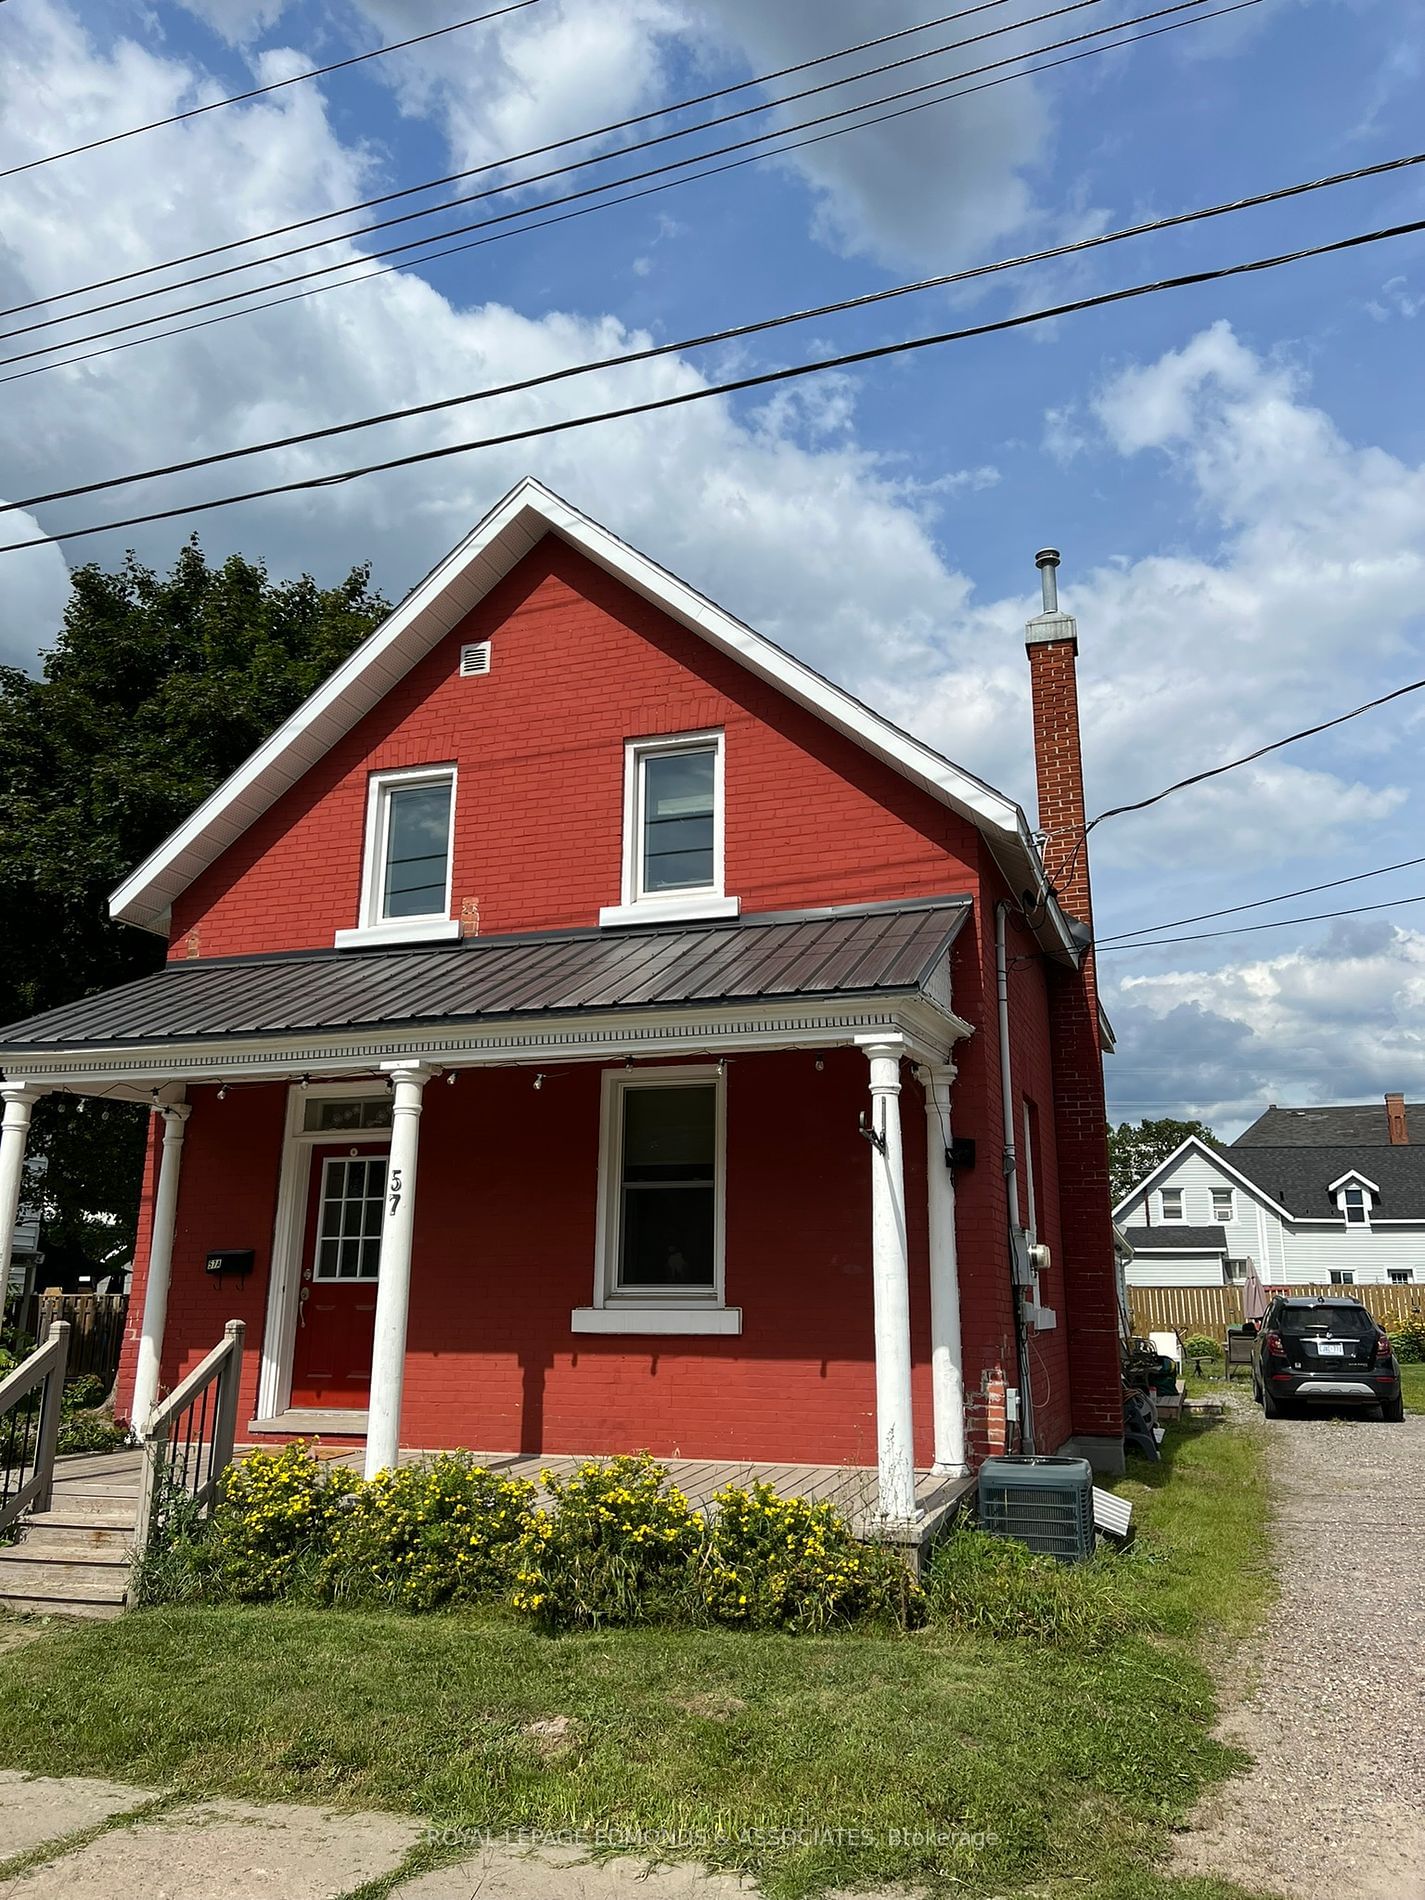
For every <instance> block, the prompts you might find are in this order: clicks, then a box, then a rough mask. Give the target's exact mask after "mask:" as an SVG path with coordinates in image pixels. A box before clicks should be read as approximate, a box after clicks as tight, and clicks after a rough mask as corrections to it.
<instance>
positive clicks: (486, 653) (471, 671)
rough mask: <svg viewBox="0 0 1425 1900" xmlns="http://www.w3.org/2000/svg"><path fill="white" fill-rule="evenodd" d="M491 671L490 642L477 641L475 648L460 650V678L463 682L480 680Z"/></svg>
mask: <svg viewBox="0 0 1425 1900" xmlns="http://www.w3.org/2000/svg"><path fill="white" fill-rule="evenodd" d="M489 670H490V642H489V641H488V640H477V641H476V642H475V644H474V645H473V646H468V647H462V648H461V649H460V677H461V679H463V680H473V679H479V678H480V676H481V675H482V674H484V673H488V672H489Z"/></svg>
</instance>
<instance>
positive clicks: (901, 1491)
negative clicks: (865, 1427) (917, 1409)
mask: <svg viewBox="0 0 1425 1900" xmlns="http://www.w3.org/2000/svg"><path fill="white" fill-rule="evenodd" d="M866 1057H867V1060H868V1061H869V1062H870V1065H871V1130H870V1133H871V1281H872V1286H873V1289H874V1294H875V1313H876V1445H877V1463H878V1466H879V1474H880V1513H881V1516H882V1517H886V1518H893V1519H896V1520H899V1521H902V1522H904V1521H908V1520H910V1519H912V1518H914V1517H916V1516H917V1515H918V1513H917V1510H916V1504H915V1444H914V1438H913V1434H912V1421H911V1392H910V1254H909V1249H908V1246H907V1242H906V1223H905V1170H904V1166H903V1163H902V1158H901V1110H900V1092H901V1062H900V1059H901V1049H900V1046H899V1045H898V1044H896V1043H872V1044H870V1045H869V1046H868V1047H867V1049H866Z"/></svg>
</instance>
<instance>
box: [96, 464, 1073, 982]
mask: <svg viewBox="0 0 1425 1900" xmlns="http://www.w3.org/2000/svg"><path fill="white" fill-rule="evenodd" d="M551 531H552V532H554V533H557V534H559V535H561V536H562V537H563V538H564V539H565V540H566V541H568V542H569V543H570V544H571V545H572V546H574V547H576V548H578V549H579V550H580V552H582V553H583V554H585V555H587V556H588V557H589V558H590V559H591V560H592V561H594V562H595V563H597V565H598V566H600V567H602V568H603V569H604V570H605V571H606V572H608V573H610V574H613V575H615V576H617V578H618V579H620V580H621V581H623V582H624V583H625V585H627V586H629V587H631V588H632V589H633V590H634V591H635V592H636V593H638V594H641V595H642V596H643V597H644V599H646V600H649V601H652V602H653V603H654V604H655V605H656V606H658V607H660V608H661V609H662V610H663V611H664V612H665V613H667V614H669V615H670V616H671V617H672V618H673V619H675V620H677V621H678V622H680V623H681V624H682V625H683V626H685V627H687V628H689V629H690V630H691V631H693V632H695V633H697V634H700V635H701V636H702V637H703V638H704V639H705V640H707V641H708V642H709V644H710V645H712V646H714V647H716V648H718V649H719V650H720V651H721V652H723V653H726V654H728V655H730V656H731V657H732V658H734V659H736V660H738V661H739V662H740V663H741V664H742V665H743V666H745V667H747V668H748V670H749V671H750V672H752V673H754V674H756V675H757V676H758V677H760V678H762V679H764V680H766V681H768V682H769V683H770V684H772V685H774V686H775V687H777V688H778V689H779V690H780V691H781V692H783V693H785V694H786V695H787V696H788V697H789V698H791V699H793V700H796V701H797V702H798V703H799V704H801V705H803V706H805V707H807V708H808V709H809V710H811V711H812V712H814V713H815V714H817V716H818V717H820V718H821V719H823V720H825V721H826V723H827V724H828V725H830V726H833V727H835V728H836V729H837V730H838V731H840V732H842V733H844V734H845V735H846V736H847V737H849V738H851V739H853V740H855V742H856V743H857V744H858V745H860V746H862V747H863V748H864V749H865V750H866V751H868V752H870V753H872V754H873V755H874V756H875V757H877V758H879V759H881V760H882V761H883V762H884V763H885V764H887V765H889V766H891V767H892V768H893V769H894V770H896V771H898V772H900V773H901V774H902V776H903V777H905V778H908V779H910V780H911V781H912V782H913V783H915V784H917V785H919V786H921V787H922V789H924V790H926V791H928V792H929V793H930V794H931V795H932V796H933V797H935V798H937V799H938V800H939V801H940V802H941V803H942V804H945V805H948V806H950V807H951V809H952V810H954V811H956V812H958V813H959V814H960V816H961V817H963V818H965V819H967V820H968V821H969V822H970V823H971V824H973V825H974V826H975V827H976V828H977V829H978V830H980V831H981V832H983V833H984V834H985V835H986V836H987V838H988V839H989V841H990V845H991V849H992V850H993V852H994V854H995V856H996V858H997V860H998V861H999V863H1000V866H1001V869H1002V870H1004V872H1005V874H1006V876H1007V877H1008V878H1009V879H1010V881H1011V885H1012V887H1013V888H1014V889H1015V894H1016V895H1019V894H1020V892H1021V890H1022V889H1023V888H1024V887H1025V886H1028V887H1029V888H1031V889H1033V890H1034V891H1035V893H1036V894H1037V895H1040V896H1041V897H1042V896H1045V895H1046V893H1047V885H1046V882H1045V877H1044V868H1043V864H1042V862H1041V860H1040V857H1039V853H1038V851H1037V849H1036V848H1035V845H1034V842H1033V838H1032V835H1031V833H1030V831H1029V826H1028V821H1027V820H1026V818H1025V816H1024V813H1023V812H1022V811H1021V810H1020V809H1019V807H1018V806H1017V805H1016V804H1015V803H1014V802H1013V800H1011V799H1007V798H1005V797H1004V796H1003V794H1002V793H999V792H996V791H994V790H993V789H992V788H991V787H990V786H988V785H986V784H984V783H983V782H982V781H981V780H979V779H977V778H975V777H973V776H972V775H971V774H970V773H968V772H964V771H962V770H961V769H960V767H958V766H956V765H953V764H951V762H950V761H949V760H948V759H945V758H942V757H941V756H940V754H939V753H937V752H934V751H932V750H931V748H930V747H929V746H927V745H923V744H922V743H921V742H920V741H919V740H918V739H914V738H912V737H911V736H910V735H909V734H908V733H904V732H902V731H900V730H899V728H898V727H896V726H893V725H891V724H890V722H889V721H888V720H885V719H883V718H882V717H881V716H880V715H879V714H878V713H874V712H872V711H871V709H870V708H869V707H867V706H863V705H862V704H861V703H860V701H859V700H856V699H853V698H852V697H851V695H850V694H849V693H846V692H843V691H842V689H841V688H840V687H838V686H834V685H832V683H831V681H830V680H826V679H823V678H822V677H821V676H820V675H819V674H817V673H815V672H813V671H812V669H811V668H810V667H808V666H806V665H804V664H803V663H802V662H801V661H800V660H797V659H794V658H793V657H792V655H791V654H790V653H786V652H784V651H783V650H782V649H781V648H780V647H777V646H774V645H773V644H772V642H771V641H769V640H767V639H765V638H763V636H762V635H761V634H758V633H754V632H753V630H752V629H751V628H750V627H748V626H745V625H744V624H743V623H742V622H741V621H739V620H735V619H734V618H733V617H732V616H731V615H730V614H727V613H724V612H723V610H722V609H721V608H720V607H717V606H715V605H714V604H713V603H712V601H710V600H708V599H706V598H705V597H704V596H703V595H702V594H699V593H697V592H696V591H695V590H694V589H693V588H691V587H689V586H688V585H687V583H686V582H684V581H680V580H679V579H678V578H677V577H676V576H675V575H672V574H670V573H668V572H667V570H666V569H665V568H661V567H659V566H658V565H657V564H656V563H655V562H653V561H651V560H649V559H648V557H647V556H646V555H643V554H640V553H638V551H637V550H636V549H634V548H631V547H629V546H628V545H627V543H625V542H623V541H620V540H619V539H618V537H617V536H616V535H613V534H611V533H610V532H609V530H608V529H607V528H603V527H600V526H599V524H598V523H597V522H594V521H591V520H590V519H589V518H588V516H586V515H582V514H580V513H579V511H578V510H577V509H575V508H572V507H571V506H570V505H569V503H568V502H566V501H563V500H561V499H560V497H559V496H557V495H554V494H552V493H551V492H550V491H549V490H548V489H547V488H545V487H543V486H542V485H541V484H540V483H539V482H536V481H534V480H532V479H529V478H526V480H524V481H522V482H521V483H519V485H518V486H517V487H515V488H513V489H511V491H510V492H509V494H508V495H506V496H505V497H504V499H503V500H502V501H500V502H499V503H498V504H497V505H496V506H495V507H494V508H493V509H492V510H491V511H490V513H489V514H488V515H486V517H485V518H484V520H483V521H481V522H480V523H479V524H478V526H477V527H475V528H474V529H473V530H472V532H471V533H470V534H469V535H468V536H467V537H466V538H465V540H464V541H462V542H461V543H460V545H459V546H458V547H456V548H454V549H453V550H452V551H451V552H450V553H449V554H448V555H447V556H446V557H445V559H444V560H443V561H441V562H440V564H439V565H438V566H437V567H436V568H435V569H433V571H432V572H431V573H430V574H429V575H427V577H426V578H425V580H423V581H422V582H421V583H420V585H419V586H418V587H416V588H414V589H413V590H412V591H411V593H410V594H408V595H407V597H406V598H405V600H404V601H402V602H401V604H400V606H399V607H397V608H396V610H395V611H394V612H393V613H392V614H391V615H390V616H389V617H388V618H387V620H386V621H385V622H384V623H383V624H382V625H381V626H380V627H378V628H377V629H376V631H375V632H374V633H373V634H371V635H370V637H369V638H368V639H366V640H364V641H363V642H362V644H361V645H360V646H359V647H358V648H357V649H356V651H355V652H354V653H352V654H351V655H350V656H349V657H348V658H347V659H346V660H344V661H343V663H342V664H341V665H340V666H339V667H338V668H337V670H336V671H335V673H333V674H332V676H331V678H330V679H328V680H327V681H325V682H324V684H323V685H321V686H319V687H318V688H317V690H316V692H314V693H313V694H312V695H311V696H310V697H309V698H308V699H306V700H305V701H304V702H303V703H302V705H301V706H299V707H298V708H297V710H296V712H294V713H293V714H292V716H291V717H290V718H289V719H287V720H286V721H285V722H284V723H283V724H282V725H281V726H280V727H279V728H278V729H277V731H276V732H274V733H273V734H272V735H271V737H270V738H269V739H267V740H266V741H265V742H264V743H263V744H262V745H261V746H259V747H258V749H257V751H256V752H254V753H253V754H252V756H251V758H249V759H248V760H247V761H246V762H245V763H244V764H243V765H241V766H239V768H238V770H237V771H236V772H234V773H233V774H232V775H231V776H230V777H229V778H228V779H226V780H225V781H224V782H223V784H222V785H220V786H219V787H218V789H217V790H216V791H215V792H214V793H213V794H212V795H211V796H210V797H209V798H207V799H205V800H204V802H203V803H202V804H201V805H200V806H199V807H198V809H197V810H196V811H195V812H193V813H192V814H191V815H190V817H188V818H187V819H186V820H185V821H184V823H183V824H181V825H180V826H179V827H178V829H177V830H176V831H174V832H173V833H172V835H171V836H170V837H168V838H167V839H165V841H164V842H163V844H161V845H160V846H159V848H158V850H157V851H155V852H153V853H152V855H151V856H150V857H148V858H147V859H145V861H144V862H143V863H142V864H141V865H140V866H139V867H138V869H137V870H136V871H134V872H132V873H131V874H130V876H129V877H127V878H126V879H125V880H124V882H123V883H122V884H121V885H120V886H119V887H118V889H117V890H116V891H115V892H114V893H113V895H112V896H111V898H110V899H109V914H110V916H111V917H113V918H114V919H115V921H116V922H120V923H128V924H135V925H138V926H139V927H140V928H142V929H146V930H151V931H155V932H158V933H159V934H163V933H164V932H165V931H166V928H167V922H168V917H169V913H170V909H171V906H172V903H173V900H174V898H175V897H177V896H178V895H179V894H180V893H181V892H182V891H183V890H185V889H186V888H187V886H188V885H189V884H190V883H191V882H192V880H193V879H194V878H195V877H196V876H197V875H198V874H199V873H200V872H201V871H202V870H204V869H205V868H206V867H207V866H208V865H209V864H211V863H212V862H213V861H214V859H216V858H217V857H218V856H219V854H220V853H221V852H223V851H225V850H226V849H227V848H228V846H229V845H231V844H232V843H233V842H234V841H235V840H236V839H237V838H238V837H240V836H241V834H242V833H243V832H244V831H245V830H246V829H247V827H248V826H249V825H250V824H252V823H253V822H254V820H256V819H257V818H258V817H260V816H261V814H262V813H263V812H264V811H266V810H267V809H268V808H269V807H270V806H271V805H272V804H273V803H274V802H275V801H276V800H277V799H278V798H279V797H280V796H281V795H282V794H283V793H284V792H285V791H287V790H288V789H289V787H291V786H292V785H294V784H295V783H296V782H297V780H298V779H300V778H301V777H302V776H303V774H304V773H305V772H307V771H308V770H309V769H310V768H311V766H313V765H314V764H315V763H316V762H317V760H318V759H320V758H321V757H322V756H323V755H324V754H325V753H326V752H327V750H328V749H329V748H330V747H331V746H332V745H333V744H335V743H336V741H337V740H338V739H339V738H341V737H342V736H343V735H344V734H345V733H347V732H349V731H350V730H351V729H352V727H353V726H355V724H356V723H357V721H358V720H359V719H361V718H362V717H363V716H364V715H365V714H366V713H367V712H369V711H370V710H371V708H372V707H373V706H375V705H376V704H377V703H378V702H379V701H380V700H381V699H382V698H383V697H384V695H385V694H386V693H387V692H388V691H389V690H390V689H391V688H392V687H393V686H394V685H396V684H397V682H398V681H399V680H400V679H401V678H403V677H404V675H405V674H406V673H407V672H409V670H410V669H411V667H412V666H414V665H415V664H416V663H417V661H419V660H420V659H422V658H423V657H424V655H425V654H426V653H428V652H429V651H430V650H431V648H432V647H434V646H435V645H436V643H437V642H438V641H439V640H440V639H441V638H442V637H443V636H444V635H445V634H446V633H448V632H450V631H451V629H452V628H454V627H456V626H458V625H459V623H460V622H461V621H462V620H463V619H464V618H465V616H466V615H467V614H468V613H470V611H471V610H472V609H473V608H474V607H476V606H477V605H478V604H479V602H480V601H481V600H482V599H483V598H484V597H485V595H486V594H487V593H488V592H489V591H490V589H491V588H492V587H493V586H495V584H496V583H497V582H498V581H500V580H501V579H503V577H504V576H505V574H507V573H508V572H509V571H510V569H511V568H513V567H514V566H515V564H516V563H517V562H518V561H519V560H521V559H522V558H523V557H524V556H525V555H526V554H528V553H529V551H530V550H531V548H533V547H534V546H535V545H536V544H537V543H538V542H539V540H540V539H541V538H542V537H543V536H544V535H545V534H546V533H549V532H551ZM1044 909H1045V914H1046V919H1047V921H1048V922H1049V923H1050V924H1051V925H1052V929H1053V936H1054V938H1055V940H1056V947H1058V948H1060V949H1062V950H1064V951H1067V950H1069V949H1070V948H1071V940H1070V938H1069V935H1068V929H1067V925H1066V923H1065V921H1064V917H1063V913H1062V912H1061V911H1060V909H1059V907H1058V905H1057V904H1056V903H1055V902H1054V900H1053V899H1052V897H1049V898H1048V899H1047V902H1046V903H1045V905H1044Z"/></svg>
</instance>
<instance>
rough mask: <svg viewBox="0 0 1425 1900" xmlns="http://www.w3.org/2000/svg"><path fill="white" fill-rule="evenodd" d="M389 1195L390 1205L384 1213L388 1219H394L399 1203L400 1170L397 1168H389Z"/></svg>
mask: <svg viewBox="0 0 1425 1900" xmlns="http://www.w3.org/2000/svg"><path fill="white" fill-rule="evenodd" d="M390 1195H391V1200H390V1205H389V1206H388V1207H387V1209H386V1213H387V1216H388V1218H389V1219H391V1220H394V1219H395V1218H396V1209H397V1208H398V1207H399V1206H400V1205H401V1170H400V1169H399V1168H393V1169H392V1170H391V1186H390Z"/></svg>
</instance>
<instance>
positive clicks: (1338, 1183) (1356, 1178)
mask: <svg viewBox="0 0 1425 1900" xmlns="http://www.w3.org/2000/svg"><path fill="white" fill-rule="evenodd" d="M1345 1187H1363V1188H1369V1189H1370V1191H1371V1193H1372V1194H1379V1193H1380V1188H1379V1186H1378V1185H1377V1183H1376V1182H1374V1181H1372V1179H1371V1178H1370V1176H1369V1175H1368V1174H1362V1173H1361V1171H1360V1169H1359V1168H1347V1170H1346V1172H1345V1173H1344V1174H1343V1175H1341V1176H1340V1177H1339V1178H1338V1179H1337V1180H1335V1181H1332V1182H1331V1183H1330V1184H1329V1186H1328V1187H1327V1189H1326V1192H1327V1193H1328V1194H1339V1193H1340V1191H1341V1189H1342V1188H1345Z"/></svg>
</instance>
